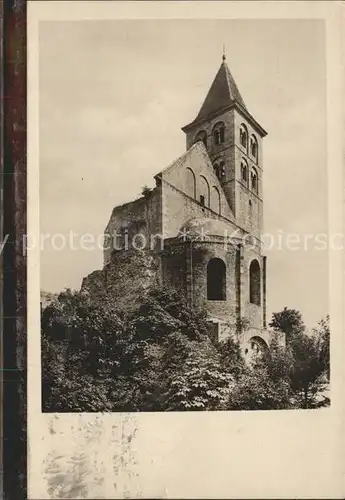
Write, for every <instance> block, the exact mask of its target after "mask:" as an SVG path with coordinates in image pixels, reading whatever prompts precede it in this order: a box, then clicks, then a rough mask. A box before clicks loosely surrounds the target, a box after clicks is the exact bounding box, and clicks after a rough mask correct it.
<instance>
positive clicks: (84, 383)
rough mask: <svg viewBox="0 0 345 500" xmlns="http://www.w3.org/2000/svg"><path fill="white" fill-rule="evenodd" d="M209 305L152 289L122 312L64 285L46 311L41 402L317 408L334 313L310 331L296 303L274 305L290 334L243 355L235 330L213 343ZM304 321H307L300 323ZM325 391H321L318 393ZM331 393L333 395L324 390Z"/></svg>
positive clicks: (143, 407) (122, 407) (97, 406)
mask: <svg viewBox="0 0 345 500" xmlns="http://www.w3.org/2000/svg"><path fill="white" fill-rule="evenodd" d="M206 319H207V317H206V312H205V311H204V310H203V309H197V308H191V307H190V306H189V305H188V303H187V302H186V300H185V299H184V298H183V297H181V296H180V294H179V293H177V292H174V291H170V290H165V289H162V290H153V291H151V292H150V293H148V294H147V296H146V297H144V298H143V300H142V303H141V305H140V306H139V307H138V308H136V309H135V311H134V312H131V313H130V314H126V313H125V312H124V311H122V310H119V309H117V308H116V306H114V304H113V303H110V302H107V301H106V300H104V301H102V302H98V303H92V302H91V301H90V299H89V298H88V297H87V296H86V295H83V294H81V293H79V292H72V291H70V290H66V291H65V292H63V293H61V294H60V295H59V296H58V298H57V300H55V301H54V302H53V303H51V304H50V305H49V306H47V307H46V308H45V309H43V311H42V321H41V324H42V382H43V391H42V394H43V409H44V411H57V412H61V411H68V412H73V411H79V412H82V411H89V412H92V411H169V410H170V411H172V410H260V409H283V408H285V409H286V408H313V407H316V406H318V405H320V404H321V403H320V402H318V400H319V399H320V394H321V392H322V390H323V388H324V385H325V383H327V381H328V378H329V319H328V318H326V319H325V320H323V321H321V322H320V323H319V325H318V326H317V328H316V329H315V330H314V331H313V332H312V334H311V335H308V334H307V332H306V328H305V326H304V325H303V322H302V317H301V315H300V313H298V311H294V310H288V309H284V311H282V312H281V313H277V314H276V315H273V318H272V327H274V328H276V329H278V328H279V329H282V330H283V331H285V332H286V333H287V334H288V339H289V340H288V345H287V348H286V349H282V348H281V347H279V343H278V342H277V341H276V340H275V339H274V338H273V341H272V345H271V346H270V355H269V356H268V357H266V358H257V359H254V360H253V362H252V364H251V365H250V366H248V364H246V363H245V362H244V359H243V357H242V354H241V350H240V347H239V345H238V343H237V341H236V335H235V333H234V335H233V336H232V337H229V338H228V339H227V340H226V341H223V342H220V343H215V342H214V341H213V340H212V338H211V336H210V334H209V330H208V327H207V321H206ZM302 325H303V328H302ZM321 399H322V398H321ZM325 402H327V400H326V399H325Z"/></svg>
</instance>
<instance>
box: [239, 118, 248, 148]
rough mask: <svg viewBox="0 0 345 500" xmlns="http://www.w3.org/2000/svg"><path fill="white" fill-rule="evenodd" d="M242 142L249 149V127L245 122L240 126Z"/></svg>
mask: <svg viewBox="0 0 345 500" xmlns="http://www.w3.org/2000/svg"><path fill="white" fill-rule="evenodd" d="M240 143H241V146H242V147H244V148H245V149H247V147H248V131H247V127H246V126H245V125H244V123H242V125H241V127H240Z"/></svg>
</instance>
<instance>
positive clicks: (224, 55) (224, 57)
mask: <svg viewBox="0 0 345 500" xmlns="http://www.w3.org/2000/svg"><path fill="white" fill-rule="evenodd" d="M222 59H223V61H225V59H226V54H225V44H224V43H223V58H222Z"/></svg>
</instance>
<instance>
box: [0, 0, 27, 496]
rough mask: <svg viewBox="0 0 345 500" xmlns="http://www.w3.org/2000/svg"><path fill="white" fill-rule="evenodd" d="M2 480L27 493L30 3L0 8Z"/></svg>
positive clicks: (9, 489) (10, 492) (7, 490)
mask: <svg viewBox="0 0 345 500" xmlns="http://www.w3.org/2000/svg"><path fill="white" fill-rule="evenodd" d="M2 9H3V10H2V25H3V26H2V28H3V30H2V33H3V38H2V54H1V55H2V60H1V63H2V66H1V69H2V74H3V86H2V120H3V125H4V126H3V135H2V166H3V171H2V175H3V190H4V197H3V209H4V211H3V228H2V241H3V240H4V238H5V237H7V240H6V244H5V246H4V248H3V286H4V293H3V338H2V343H3V363H2V367H3V436H4V441H3V474H4V482H3V488H4V495H3V497H4V498H6V500H12V499H13V500H22V499H25V498H27V487H26V472H27V471H26V465H27V464H26V259H25V257H24V255H23V251H22V242H23V235H24V234H25V233H26V2H25V1H23V0H6V1H4V2H3V5H2Z"/></svg>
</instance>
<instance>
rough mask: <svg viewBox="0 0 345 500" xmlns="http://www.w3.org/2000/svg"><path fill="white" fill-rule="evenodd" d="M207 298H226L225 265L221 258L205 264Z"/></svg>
mask: <svg viewBox="0 0 345 500" xmlns="http://www.w3.org/2000/svg"><path fill="white" fill-rule="evenodd" d="M207 300H226V266H225V263H224V261H223V260H222V259H218V258H213V259H210V260H209V262H208V264H207Z"/></svg>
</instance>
